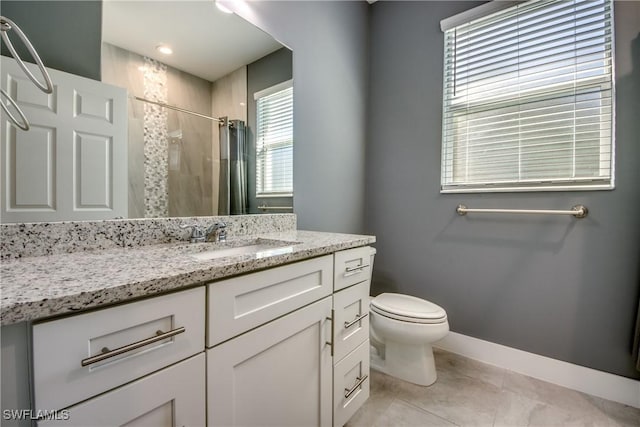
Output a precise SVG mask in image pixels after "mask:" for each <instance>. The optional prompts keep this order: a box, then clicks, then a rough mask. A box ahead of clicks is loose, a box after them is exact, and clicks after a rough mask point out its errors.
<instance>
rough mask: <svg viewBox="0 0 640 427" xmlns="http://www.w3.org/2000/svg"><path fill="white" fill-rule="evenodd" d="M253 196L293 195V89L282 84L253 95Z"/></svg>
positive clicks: (289, 83) (290, 85)
mask: <svg viewBox="0 0 640 427" xmlns="http://www.w3.org/2000/svg"><path fill="white" fill-rule="evenodd" d="M255 99H256V103H257V106H256V113H257V129H256V195H257V196H258V197H259V196H291V195H292V193H293V85H292V82H291V81H289V82H284V83H283V84H280V85H276V86H274V87H272V88H269V89H266V90H264V91H262V92H259V93H256V94H255Z"/></svg>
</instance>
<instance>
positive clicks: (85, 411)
mask: <svg viewBox="0 0 640 427" xmlns="http://www.w3.org/2000/svg"><path fill="white" fill-rule="evenodd" d="M204 371H205V355H204V354H203V353H200V354H198V355H196V356H194V357H192V358H190V359H187V360H185V361H183V362H180V363H178V364H176V365H173V366H170V367H168V368H165V369H163V370H161V371H159V372H156V373H154V374H151V375H149V376H146V377H144V378H141V379H139V380H137V381H134V382H132V383H130V384H127V385H125V386H123V387H120V388H118V389H115V390H112V391H110V392H109V393H105V394H103V395H101V396H98V397H96V398H93V399H90V400H88V401H86V402H84V403H81V404H78V405H76V406H72V407H71V408H69V409H68V412H66V411H58V412H57V413H56V416H57V418H58V419H57V420H47V421H40V422H38V426H39V427H53V426H64V427H74V426H78V427H86V426H126V427H143V426H145V427H175V426H193V427H199V426H203V425H204V424H205V419H206V415H205V397H204V396H205V382H204V375H203V373H204Z"/></svg>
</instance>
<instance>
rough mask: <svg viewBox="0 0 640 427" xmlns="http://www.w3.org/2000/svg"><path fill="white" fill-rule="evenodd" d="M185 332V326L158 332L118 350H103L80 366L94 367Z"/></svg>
mask: <svg viewBox="0 0 640 427" xmlns="http://www.w3.org/2000/svg"><path fill="white" fill-rule="evenodd" d="M185 331H186V329H185V328H184V326H181V327H179V328H176V329H173V330H171V331H169V332H162V331H157V332H156V334H157V335H156V336H155V337H149V338H145V339H143V340H140V341H136V342H134V343H131V344H127V345H124V346H122V347H118V348H116V349H113V350H109V349H108V348H107V347H104V348H103V349H102V353H101V354H96V355H95V356H91V357H87V358H86V359H83V360H82V361H81V362H80V365H82V366H89V365H92V364H94V363H98V362H102V361H103V360H105V359H109V358H110V357H114V356H118V355H120V354H123V353H126V352H128V351H132V350H136V349H138V348H140V347H144V346H145V345H149V344H152V343H154V342H157V341H162V340H165V339H167V338H171V337H173V336H176V335H178V334H181V333H183V332H185Z"/></svg>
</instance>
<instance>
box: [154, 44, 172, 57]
mask: <svg viewBox="0 0 640 427" xmlns="http://www.w3.org/2000/svg"><path fill="white" fill-rule="evenodd" d="M156 50H157V51H158V52H160V53H163V54H165V55H171V54H172V53H173V49H171V48H170V47H169V46H167V45H166V44H161V45H158V46H156Z"/></svg>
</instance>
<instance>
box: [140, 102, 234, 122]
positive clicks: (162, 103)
mask: <svg viewBox="0 0 640 427" xmlns="http://www.w3.org/2000/svg"><path fill="white" fill-rule="evenodd" d="M133 98H134V99H137V100H138V101H142V102H148V103H149V104H155V105H159V106H160V107H164V108H169V109H170V110H176V111H180V112H181V113H187V114H191V115H194V116H198V117H202V118H203V119H209V120H213V121H215V122H219V123H224V120H223V119H219V118H217V117H211V116H207V115H204V114H200V113H196V112H194V111H190V110H185V109H184V108H180V107H175V106H173V105H169V104H165V103H164V102H158V101H151V100H150V99H145V98H140V97H139V96H134V97H133Z"/></svg>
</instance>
